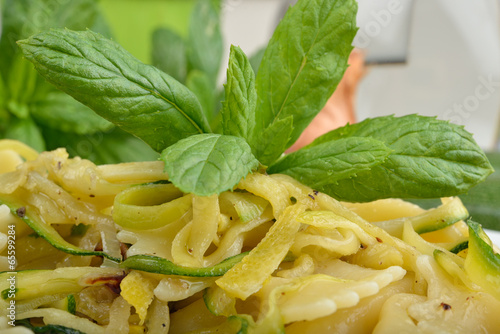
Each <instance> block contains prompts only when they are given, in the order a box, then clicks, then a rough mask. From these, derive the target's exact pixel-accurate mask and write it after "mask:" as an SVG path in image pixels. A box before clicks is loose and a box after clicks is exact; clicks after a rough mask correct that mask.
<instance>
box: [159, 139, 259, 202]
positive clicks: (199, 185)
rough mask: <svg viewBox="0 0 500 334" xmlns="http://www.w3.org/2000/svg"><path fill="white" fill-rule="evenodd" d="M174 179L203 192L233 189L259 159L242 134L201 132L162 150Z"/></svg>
mask: <svg viewBox="0 0 500 334" xmlns="http://www.w3.org/2000/svg"><path fill="white" fill-rule="evenodd" d="M161 159H162V160H163V161H164V162H165V171H166V172H167V174H168V176H169V180H170V181H172V183H173V184H174V185H175V186H176V187H177V188H179V189H180V190H182V191H183V192H186V193H194V194H196V195H199V196H209V195H212V194H220V193H221V192H223V191H226V190H230V189H232V188H233V187H234V185H236V184H237V183H238V182H239V181H240V180H241V179H242V178H243V177H245V176H246V175H247V174H248V173H250V172H251V171H252V170H254V169H256V168H257V167H258V165H259V162H258V161H257V159H255V157H254V156H253V155H252V153H251V150H250V147H249V146H248V144H247V143H246V142H245V140H243V139H242V138H239V137H234V136H227V135H219V134H201V135H195V136H191V137H189V138H186V139H183V140H180V141H179V142H177V143H176V144H175V145H172V146H170V147H168V148H167V149H165V150H164V151H163V152H162V153H161Z"/></svg>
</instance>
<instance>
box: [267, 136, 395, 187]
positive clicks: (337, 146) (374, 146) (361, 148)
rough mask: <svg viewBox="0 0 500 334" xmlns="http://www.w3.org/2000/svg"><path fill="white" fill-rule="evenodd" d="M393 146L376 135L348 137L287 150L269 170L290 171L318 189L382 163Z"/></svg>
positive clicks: (294, 176) (270, 171)
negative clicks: (290, 150) (375, 136)
mask: <svg viewBox="0 0 500 334" xmlns="http://www.w3.org/2000/svg"><path fill="white" fill-rule="evenodd" d="M390 153H391V150H390V149H389V148H388V147H387V146H386V145H385V144H384V143H383V142H381V141H379V140H376V139H372V138H362V137H347V138H342V139H338V140H332V141H329V142H325V143H322V144H320V145H316V146H313V147H309V148H302V149H300V150H298V151H295V152H293V153H290V154H287V155H286V156H284V157H283V158H282V159H280V160H278V162H276V163H275V164H273V165H271V166H270V167H269V169H268V173H270V174H272V173H281V174H287V175H290V176H291V177H293V178H295V179H296V180H298V181H300V182H302V183H304V184H306V185H308V186H310V187H311V188H314V189H320V188H322V187H323V186H328V185H330V184H333V185H334V184H336V182H337V181H338V180H342V179H347V178H350V177H352V176H355V175H356V173H359V172H361V171H369V170H370V169H371V168H373V167H374V166H377V165H380V164H381V163H383V162H384V160H385V159H386V158H387V157H388V156H389V154H390Z"/></svg>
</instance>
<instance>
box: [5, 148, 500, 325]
mask: <svg viewBox="0 0 500 334" xmlns="http://www.w3.org/2000/svg"><path fill="white" fill-rule="evenodd" d="M6 150H9V153H8V155H2V154H4V153H5V151H6ZM2 152H3V153H2ZM13 152H14V153H13ZM0 156H9V157H10V158H9V159H11V162H14V164H15V165H16V166H14V167H10V168H9V170H5V171H2V173H0V200H2V201H3V202H2V203H1V205H0V251H1V254H0V256H1V257H0V268H1V269H2V270H5V271H6V272H8V271H12V269H11V268H10V267H9V266H10V264H9V261H8V250H9V248H8V246H9V242H8V240H9V230H10V227H9V226H15V238H16V254H19V255H22V257H23V258H22V259H21V258H19V260H18V261H17V266H18V268H17V269H21V270H18V271H16V272H15V273H16V277H17V281H16V283H17V285H16V289H17V290H15V292H16V293H15V294H12V296H10V297H9V288H10V285H9V284H8V281H7V280H6V278H7V276H5V280H4V279H2V281H0V288H1V289H0V290H1V294H2V295H1V298H0V305H1V306H2V307H1V310H0V312H2V313H1V318H0V322H1V323H0V326H3V327H5V328H8V327H6V326H5V324H3V322H5V323H7V322H8V321H9V318H8V317H7V316H8V315H9V314H8V309H7V306H8V305H9V302H10V300H12V298H15V301H16V305H17V307H18V308H17V314H16V316H17V319H18V321H21V320H22V319H35V318H36V319H38V320H37V321H38V322H37V323H35V322H33V325H45V326H63V327H68V328H72V329H75V330H79V331H81V332H87V333H115V332H130V333H136V332H149V333H169V332H170V333H183V332H189V331H194V332H196V331H198V332H204V333H212V332H214V333H215V332H224V333H237V332H241V333H262V332H280V331H281V332H283V331H285V332H287V333H288V332H289V333H303V332H322V333H327V332H328V331H329V330H330V331H334V332H335V331H339V330H341V328H342V330H345V331H347V332H349V331H350V332H361V331H363V332H374V333H399V332H401V330H403V329H404V330H406V331H407V332H415V333H422V332H423V333H425V332H427V331H432V330H433V329H435V328H441V329H450V328H451V329H453V328H467V329H470V330H471V331H473V330H474V328H479V327H480V328H481V330H482V331H483V332H484V333H492V332H494V331H495V330H496V329H498V327H499V326H500V324H499V323H498V321H499V320H498V319H497V318H498V317H495V315H494V311H492V310H496V309H498V307H499V306H500V301H499V300H498V299H496V297H495V295H494V293H491V291H496V290H494V287H493V290H491V289H485V288H484V282H482V281H478V280H477V279H476V278H474V277H470V275H469V274H468V272H467V270H466V268H465V267H464V266H465V261H466V259H467V251H462V252H460V253H458V254H455V253H453V252H452V251H453V249H454V248H455V247H456V246H459V245H462V246H463V244H464V243H465V245H466V243H467V242H468V241H469V240H470V236H469V230H468V225H467V224H466V223H465V222H464V219H465V217H464V216H465V213H466V210H465V208H464V207H463V205H462V203H461V202H460V200H459V199H458V198H449V199H443V204H442V205H441V206H439V207H437V208H434V209H430V210H424V209H422V208H420V207H418V206H415V205H414V204H411V203H408V202H405V201H402V200H394V199H387V200H380V201H375V202H371V203H365V204H359V203H357V204H353V203H341V202H339V201H337V200H335V199H333V198H332V197H329V196H327V195H325V194H323V193H321V192H318V191H315V190H314V189H311V188H309V187H307V186H305V185H303V184H301V183H300V182H298V181H296V180H294V179H293V178H291V177H289V176H285V175H279V174H274V175H266V174H263V173H258V172H255V173H253V174H249V175H247V176H246V178H244V179H243V180H241V182H240V183H239V184H238V185H237V186H236V187H235V188H234V189H232V190H231V191H227V192H223V193H221V194H220V195H212V196H208V197H198V196H195V195H192V194H186V193H183V192H182V191H181V190H179V189H177V188H176V187H175V186H174V185H173V184H171V183H169V181H168V175H166V174H165V173H164V172H163V164H162V163H161V162H137V163H126V164H117V165H105V166H96V165H94V164H93V163H91V162H90V161H87V160H83V159H80V158H69V157H68V155H67V153H66V152H65V151H64V150H63V149H58V150H55V151H51V152H43V153H40V154H33V152H31V153H30V151H29V150H26V147H23V146H22V145H18V144H15V143H14V142H2V141H0ZM16 203H17V204H16ZM19 203H21V204H19ZM435 221H440V222H445V224H441V225H439V224H437V225H439V226H437V225H436V224H435V223H434V222H435ZM28 222H29V224H28ZM428 226H433V228H434V229H435V230H433V231H429V229H428ZM436 226H437V227H436ZM474 231H475V230H474ZM10 233H11V234H10V235H12V234H13V233H14V232H10ZM475 233H476V232H475ZM476 234H477V233H476ZM40 236H41V238H40ZM478 238H481V234H480V233H479V234H477V236H476V239H478ZM477 243H478V244H479V241H477ZM484 244H485V245H487V246H485V247H490V249H491V246H489V244H488V243H487V240H485V241H484ZM32 249H37V250H38V251H37V252H33V251H30V250H32ZM465 249H467V248H466V246H465ZM247 252H248V253H247ZM478 254H480V253H478V251H476V252H475V253H474V256H475V258H474V259H472V258H469V260H468V261H469V262H468V263H471V261H476V259H477V257H478V256H479V255H478ZM136 255H138V256H139V257H136V258H134V261H136V262H137V261H138V262H141V261H143V260H142V259H147V260H148V262H144V263H142V265H141V266H139V267H140V268H142V269H144V271H142V270H138V269H128V268H125V269H122V268H121V267H123V265H122V261H123V260H124V259H126V258H130V257H132V256H136ZM235 256H236V257H235ZM157 259H160V260H161V261H160V260H157ZM144 261H145V260H144ZM165 261H169V262H168V263H169V266H170V267H169V275H165V274H162V273H161V270H160V269H161V266H163V265H164V264H165V263H167V262H165ZM123 263H124V264H125V263H128V262H123ZM468 265H469V264H468ZM148 266H149V267H148ZM212 267H216V268H217V270H218V271H217V273H216V276H213V274H212V273H213V272H211V270H212V269H211V268H212ZM476 267H477V265H476V266H475V267H474V268H476ZM468 268H469V267H468ZM27 269H38V270H36V271H33V270H27ZM40 269H43V270H40ZM468 270H470V269H468ZM193 273H196V274H193ZM203 273H205V274H203ZM2 275H7V273H5V274H2ZM204 275H205V276H204ZM217 275H218V276H217ZM489 291H490V292H489ZM68 299H74V300H76V304H75V309H74V310H73V311H72V310H71V309H70V308H69V307H68V303H67V302H66V301H67V300H68ZM449 307H450V308H451V310H452V311H453V312H449V311H450V308H449ZM436 309H438V311H437V312H436ZM79 315H84V316H79ZM365 317H366V318H365ZM359 319H363V321H357V320H359ZM365 320H366V321H365ZM40 321H41V322H42V323H40ZM20 324H22V323H20ZM24 324H26V323H24ZM436 326H438V327H436ZM475 326H476V327H475ZM19 328H21V327H19ZM24 329H26V331H27V333H28V332H30V331H31V330H30V329H28V328H26V327H23V330H24ZM2 330H3V329H2ZM6 333H8V332H6Z"/></svg>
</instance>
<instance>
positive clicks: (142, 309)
mask: <svg viewBox="0 0 500 334" xmlns="http://www.w3.org/2000/svg"><path fill="white" fill-rule="evenodd" d="M157 284H158V283H157V282H156V281H155V280H153V279H151V278H148V277H145V276H144V275H143V274H141V273H140V272H138V271H131V272H130V273H129V274H128V275H127V276H125V278H124V279H123V280H122V282H121V283H120V289H121V293H120V295H121V296H122V297H123V298H124V299H125V300H126V301H127V302H128V303H129V304H130V305H132V306H133V307H135V311H136V312H137V314H138V315H139V318H140V319H141V321H140V323H139V325H142V324H144V321H145V320H146V314H147V312H148V307H149V305H150V304H151V302H152V301H153V298H154V293H153V291H154V288H155V287H156V285H157Z"/></svg>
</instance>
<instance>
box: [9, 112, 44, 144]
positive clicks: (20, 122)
mask: <svg viewBox="0 0 500 334" xmlns="http://www.w3.org/2000/svg"><path fill="white" fill-rule="evenodd" d="M5 138H9V139H16V140H19V141H22V142H23V143H25V144H27V145H29V146H31V147H32V148H34V149H35V150H37V151H38V152H43V151H45V141H44V139H43V137H42V134H41V132H40V129H39V128H38V127H37V126H36V124H35V122H33V120H32V119H31V118H25V119H15V120H13V121H12V122H10V124H9V126H8V127H7V129H6V131H5Z"/></svg>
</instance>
